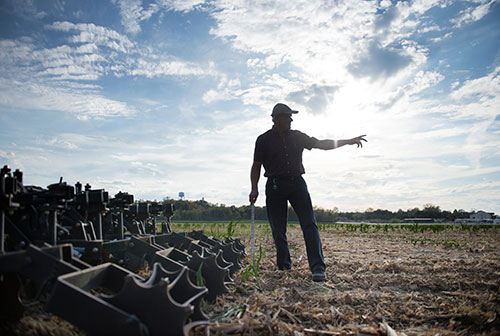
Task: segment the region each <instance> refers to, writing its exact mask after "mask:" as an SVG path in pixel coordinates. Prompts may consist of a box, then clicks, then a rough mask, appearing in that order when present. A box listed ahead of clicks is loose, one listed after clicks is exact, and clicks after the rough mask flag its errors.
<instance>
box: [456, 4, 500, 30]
mask: <svg viewBox="0 0 500 336" xmlns="http://www.w3.org/2000/svg"><path fill="white" fill-rule="evenodd" d="M473 2H475V3H478V5H477V6H475V7H468V8H466V9H464V10H463V11H461V12H460V13H459V16H458V17H456V18H454V19H452V20H450V22H451V23H454V24H455V26H456V27H461V26H463V25H466V24H469V23H472V22H476V21H479V20H481V19H482V18H483V17H484V16H485V15H486V14H488V12H489V9H490V7H492V6H493V5H494V4H495V3H496V2H497V1H496V0H475V1H473Z"/></svg>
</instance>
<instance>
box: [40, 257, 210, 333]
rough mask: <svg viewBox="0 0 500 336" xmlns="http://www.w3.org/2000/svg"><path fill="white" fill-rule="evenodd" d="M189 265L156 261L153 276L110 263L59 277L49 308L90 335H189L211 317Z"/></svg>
mask: <svg viewBox="0 0 500 336" xmlns="http://www.w3.org/2000/svg"><path fill="white" fill-rule="evenodd" d="M187 272H188V270H187V268H183V269H181V270H180V271H179V272H177V274H175V276H174V280H173V281H170V280H169V277H172V276H173V275H174V274H172V273H171V272H168V271H166V270H165V269H163V268H162V267H161V265H160V264H155V265H154V267H153V273H152V274H151V276H150V277H149V279H148V280H145V279H143V278H142V277H140V276H138V275H137V274H135V273H132V272H130V271H128V270H126V269H125V268H123V267H120V266H118V265H116V264H112V263H106V264H102V265H99V266H95V267H92V268H89V269H86V270H82V271H77V272H73V273H69V274H66V275H63V276H60V277H58V279H57V282H56V284H55V286H54V291H53V293H52V295H51V297H50V299H49V301H48V302H47V305H46V310H47V311H49V312H51V313H53V314H56V315H58V316H60V317H62V318H64V319H65V320H67V321H69V322H71V323H73V324H74V325H76V326H78V327H80V328H81V329H83V330H85V331H86V332H87V333H89V334H90V335H188V333H189V330H190V329H191V328H192V327H194V326H196V325H199V324H203V323H207V322H208V318H207V316H206V315H205V314H204V313H203V312H202V310H201V300H202V298H203V296H205V294H206V293H207V289H206V288H203V287H198V286H195V285H194V284H193V283H192V282H191V281H190V280H189V277H188V276H187Z"/></svg>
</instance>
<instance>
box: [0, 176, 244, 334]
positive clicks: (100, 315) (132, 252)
mask: <svg viewBox="0 0 500 336" xmlns="http://www.w3.org/2000/svg"><path fill="white" fill-rule="evenodd" d="M0 183H1V184H0V205H1V206H0V210H1V213H0V220H1V222H0V233H1V240H0V244H1V245H0V295H1V297H2V300H1V302H0V314H1V315H0V316H1V320H4V321H5V320H11V321H15V320H17V319H19V318H20V317H21V316H22V314H23V311H24V308H25V306H26V304H27V302H37V301H40V302H44V303H45V306H44V309H45V310H46V311H47V312H49V313H52V314H54V315H57V316H59V317H61V318H63V319H65V320H67V321H69V322H71V323H73V324H74V325H75V326H77V327H79V328H80V329H82V330H84V331H85V332H87V333H88V334H89V335H106V334H121V335H160V334H161V335H187V334H188V333H189V330H191V329H192V328H193V327H194V326H196V325H199V324H204V323H207V322H208V317H207V315H205V313H204V312H203V311H202V305H201V304H202V301H203V300H205V301H208V302H213V301H215V300H216V298H217V297H218V296H221V295H224V293H226V292H227V291H228V287H227V285H228V284H230V283H232V279H231V276H232V275H233V274H234V273H235V272H236V271H237V270H238V269H240V268H241V260H242V259H243V258H244V257H245V246H244V245H243V244H241V242H240V241H239V240H238V239H232V238H227V239H226V240H221V239H216V238H214V237H209V236H207V235H205V234H204V233H203V231H192V232H172V229H171V226H170V221H171V218H172V216H173V214H174V211H175V209H174V206H173V205H172V204H168V203H160V202H142V201H141V202H137V201H134V197H133V195H130V194H128V193H124V192H119V193H118V194H116V195H115V196H114V197H110V196H109V194H108V192H106V191H105V190H102V189H99V190H94V189H92V188H91V186H90V185H88V184H87V185H86V186H85V187H83V186H82V184H80V183H77V184H76V185H75V186H70V185H68V184H67V183H65V182H63V181H62V178H61V180H60V181H59V182H58V183H55V184H52V185H49V186H48V187H47V188H41V187H36V186H25V185H23V174H22V172H20V171H19V170H16V171H15V172H11V170H10V168H9V167H7V166H4V167H3V168H2V169H1V170H0ZM159 217H161V218H163V219H166V220H164V221H163V222H161V223H157V218H159ZM140 274H141V275H140ZM144 274H150V275H149V276H147V277H145V276H144Z"/></svg>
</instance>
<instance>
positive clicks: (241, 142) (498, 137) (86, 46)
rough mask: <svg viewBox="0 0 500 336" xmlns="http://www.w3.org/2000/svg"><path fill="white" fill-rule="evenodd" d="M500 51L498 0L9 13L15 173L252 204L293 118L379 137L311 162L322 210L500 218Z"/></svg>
mask: <svg viewBox="0 0 500 336" xmlns="http://www.w3.org/2000/svg"><path fill="white" fill-rule="evenodd" d="M499 46H500V1H496V0H473V1H466V0H460V1H452V0H434V1H432V0H414V1H389V0H377V1H368V0H366V1H352V0H338V1H332V0H329V1H319V0H304V1H302V0H297V1H289V0H276V1H258V0H255V1H244V0H213V1H198V0H183V1H177V0H155V1H143V0H88V1H78V0H65V1H63V0H52V1H36V0H0V165H2V166H3V165H9V166H10V167H11V169H13V170H15V169H19V170H21V171H22V172H23V173H24V184H25V185H37V186H42V187H46V186H48V185H49V184H52V183H57V182H59V178H60V177H63V181H66V182H67V183H68V184H71V185H72V184H75V183H76V182H78V181H79V182H81V183H83V184H86V183H89V184H90V185H91V186H92V188H93V189H105V190H107V191H108V192H109V193H110V195H111V196H113V195H114V194H116V193H117V192H119V191H123V192H128V193H130V194H133V195H134V197H135V198H136V199H142V200H162V199H164V198H166V197H169V198H173V199H177V198H179V193H180V192H184V194H185V199H188V200H200V199H204V200H206V201H208V202H210V203H214V204H225V205H235V206H240V205H246V204H248V194H249V192H250V177H249V175H250V167H251V165H252V162H253V151H254V145H255V140H256V138H257V136H258V135H260V134H262V133H263V132H265V131H267V130H268V129H270V128H271V127H272V120H271V117H270V114H271V111H272V108H273V106H274V105H275V104H276V103H278V102H281V103H286V104H288V105H289V106H290V107H291V108H293V109H296V110H299V113H298V114H297V115H294V118H293V119H294V121H293V123H292V129H297V130H300V131H302V132H304V133H306V134H308V135H310V136H314V137H316V138H318V139H336V140H340V139H349V138H352V137H355V136H358V135H363V134H366V135H367V137H366V138H367V140H368V142H367V143H365V145H364V146H363V148H356V146H344V147H341V148H338V149H335V150H331V151H323V150H319V149H313V150H311V151H308V150H305V151H304V155H303V160H304V166H305V170H306V174H305V175H304V178H305V180H306V181H307V184H308V188H309V192H310V194H311V197H312V201H313V205H314V206H317V207H321V208H324V209H334V208H337V209H338V210H339V211H365V210H366V209H369V208H372V209H388V210H391V211H397V210H398V209H403V210H407V209H412V208H415V207H418V208H423V207H424V206H425V205H428V204H433V205H437V206H440V207H441V209H443V210H450V211H453V210H454V209H464V210H466V211H471V210H483V211H488V212H495V213H496V214H500V49H499ZM264 185H265V178H263V177H262V178H261V179H260V183H259V189H260V190H259V191H260V196H259V198H258V200H257V203H256V205H258V206H263V205H265V195H264V194H265V193H264Z"/></svg>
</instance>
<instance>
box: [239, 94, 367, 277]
mask: <svg viewBox="0 0 500 336" xmlns="http://www.w3.org/2000/svg"><path fill="white" fill-rule="evenodd" d="M294 113H298V111H294V110H292V109H291V108H289V107H288V106H287V105H285V104H281V103H280V104H276V106H274V108H273V112H272V114H271V116H272V118H273V123H274V126H273V128H272V129H270V130H269V131H267V132H265V133H264V134H261V135H260V136H259V137H258V138H257V141H256V143H255V152H254V162H253V165H252V169H251V172H250V180H251V183H252V190H251V192H250V195H249V199H250V203H251V204H253V203H255V201H256V200H257V197H258V195H259V191H258V182H259V179H260V172H261V167H262V165H264V169H265V173H264V176H265V177H267V182H266V207H267V217H268V220H269V223H270V225H271V231H272V233H273V238H274V244H275V246H276V263H277V265H278V268H279V269H280V270H288V269H291V268H292V261H291V259H290V251H289V250H288V241H287V237H286V227H287V219H288V202H290V204H291V206H292V207H293V209H294V210H295V213H296V214H297V217H298V219H299V222H300V227H301V229H302V233H303V236H304V241H305V243H306V251H307V259H308V261H309V268H310V270H311V272H312V274H313V275H312V280H313V281H325V280H326V276H325V269H326V265H325V261H324V257H323V251H322V247H321V239H320V236H319V231H318V227H317V225H316V219H315V218H314V213H313V208H312V202H311V197H310V196H309V192H308V191H307V185H306V182H305V181H304V179H303V178H302V174H304V172H305V171H304V166H303V165H302V152H303V151H304V148H307V149H309V150H311V149H312V148H319V149H324V150H329V149H335V148H338V147H342V146H344V145H358V147H363V144H362V141H367V140H366V139H365V137H366V135H362V136H359V137H356V138H352V139H349V140H338V141H335V140H318V139H316V138H313V137H310V136H308V135H306V134H304V133H302V132H300V131H297V130H291V129H290V125H291V122H292V121H293V120H292V114H294Z"/></svg>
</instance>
